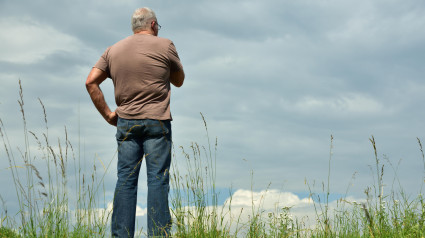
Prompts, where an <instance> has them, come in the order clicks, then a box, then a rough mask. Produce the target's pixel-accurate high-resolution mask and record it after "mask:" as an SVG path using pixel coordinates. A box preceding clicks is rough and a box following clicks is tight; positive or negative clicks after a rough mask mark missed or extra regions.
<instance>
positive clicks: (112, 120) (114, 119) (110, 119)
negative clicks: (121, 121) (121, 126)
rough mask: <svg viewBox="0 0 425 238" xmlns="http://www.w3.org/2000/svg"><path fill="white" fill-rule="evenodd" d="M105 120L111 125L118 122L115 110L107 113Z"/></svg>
mask: <svg viewBox="0 0 425 238" xmlns="http://www.w3.org/2000/svg"><path fill="white" fill-rule="evenodd" d="M106 121H107V122H108V123H109V124H111V125H113V126H117V122H118V115H117V113H116V112H111V113H109V114H108V116H107V118H106Z"/></svg>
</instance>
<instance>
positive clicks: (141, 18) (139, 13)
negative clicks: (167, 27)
mask: <svg viewBox="0 0 425 238" xmlns="http://www.w3.org/2000/svg"><path fill="white" fill-rule="evenodd" d="M151 21H156V16H155V12H153V11H152V10H151V9H150V8H147V7H143V8H139V9H136V11H134V13H133V16H132V17H131V28H132V29H133V32H134V33H136V32H139V31H141V30H146V29H148V28H149V26H150V24H151Z"/></svg>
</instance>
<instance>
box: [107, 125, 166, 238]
mask: <svg viewBox="0 0 425 238" xmlns="http://www.w3.org/2000/svg"><path fill="white" fill-rule="evenodd" d="M116 138H117V143H118V166H117V168H118V181H117V184H116V188H115V194H114V205H113V211H112V223H111V231H112V236H113V237H134V226H135V217H136V203H137V183H138V179H139V171H140V165H141V164H142V160H143V156H145V160H146V171H147V183H148V198H147V200H148V201H147V213H148V214H147V221H148V235H149V237H151V236H166V235H169V232H170V227H171V216H170V210H169V207H168V192H169V188H170V187H169V169H170V163H171V143H172V142H171V122H170V121H158V120H149V119H142V120H127V119H123V118H118V124H117V134H116Z"/></svg>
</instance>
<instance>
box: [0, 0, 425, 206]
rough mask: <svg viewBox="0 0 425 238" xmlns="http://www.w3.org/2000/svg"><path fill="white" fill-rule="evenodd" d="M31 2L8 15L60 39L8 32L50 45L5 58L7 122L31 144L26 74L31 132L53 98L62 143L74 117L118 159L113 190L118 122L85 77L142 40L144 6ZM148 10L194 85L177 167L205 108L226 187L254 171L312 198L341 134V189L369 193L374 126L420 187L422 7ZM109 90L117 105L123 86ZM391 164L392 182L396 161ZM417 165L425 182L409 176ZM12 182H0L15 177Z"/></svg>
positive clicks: (4, 9) (184, 95)
mask: <svg viewBox="0 0 425 238" xmlns="http://www.w3.org/2000/svg"><path fill="white" fill-rule="evenodd" d="M24 3H25V4H24ZM24 3H23V2H21V3H17V2H13V1H5V2H2V3H1V4H2V6H1V7H0V9H1V10H0V13H1V16H2V17H1V18H0V22H11V20H10V19H12V20H14V21H16V25H17V27H23V26H25V24H29V25H31V24H33V26H35V28H36V30H37V32H41V33H43V32H44V33H45V32H50V33H51V34H54V36H55V37H56V38H55V37H53V36H52V39H50V38H49V36H46V35H41V36H40V35H37V36H36V35H35V36H34V39H35V40H38V41H37V42H35V40H34V41H25V42H27V43H25V44H23V43H22V44H21V45H20V43H19V41H17V39H19V38H18V37H17V36H16V37H15V38H13V37H12V36H10V39H16V40H15V41H13V42H12V41H11V42H12V43H8V44H9V45H7V44H3V45H2V46H1V47H3V48H1V49H9V48H10V49H11V48H12V46H13V47H15V48H14V49H17V50H14V51H13V52H12V51H10V52H11V53H9V54H11V55H12V56H13V55H15V56H16V55H18V54H19V55H22V56H26V55H25V54H24V53H25V51H21V50H20V49H27V48H30V49H32V48H35V49H37V50H41V49H42V50H43V51H42V52H41V53H40V55H38V54H36V53H37V52H40V51H34V52H36V53H34V54H33V55H32V56H33V58H34V59H35V60H28V58H25V57H24V59H25V60H19V59H20V58H19V57H17V58H16V59H15V60H8V58H7V57H4V55H5V54H3V55H2V57H0V59H1V61H0V80H1V82H2V87H0V118H1V119H2V121H4V123H5V124H6V125H7V127H8V128H7V129H8V130H9V131H10V132H9V134H10V136H11V137H13V138H12V139H13V141H19V139H20V138H19V136H20V134H19V133H20V131H21V130H22V123H21V122H20V121H19V118H20V115H19V108H18V105H17V102H16V100H17V99H18V84H17V80H18V79H21V80H22V82H23V86H24V94H25V99H26V101H27V104H26V108H27V109H26V110H28V116H29V117H30V118H29V120H28V121H29V123H30V126H31V128H32V129H33V130H35V131H42V128H43V119H42V117H43V116H42V112H41V106H40V105H39V103H38V101H37V98H38V97H39V98H41V100H42V101H43V102H44V103H45V105H46V109H47V113H48V118H49V125H50V128H51V130H52V135H51V138H52V139H53V138H55V137H57V136H61V134H63V126H64V125H67V128H68V130H69V133H70V138H72V139H71V140H72V141H73V143H74V145H78V143H79V142H78V141H80V143H81V147H82V148H84V153H83V154H84V156H85V158H86V159H87V163H89V162H91V161H92V160H93V159H94V160H96V159H95V155H96V154H97V156H99V157H100V158H101V159H102V160H103V161H108V162H109V161H111V160H112V165H111V169H110V172H108V174H107V176H106V177H105V179H106V181H107V182H108V186H107V189H108V191H109V192H110V191H112V189H113V183H114V180H115V172H114V171H115V160H114V157H113V154H114V152H115V141H114V129H113V128H111V127H108V126H107V124H106V123H105V122H104V121H103V119H102V118H101V116H100V115H99V114H98V113H97V111H96V110H95V108H94V106H93V105H92V103H91V101H90V99H89V97H88V95H87V93H86V92H85V88H84V81H85V78H86V77H87V74H88V72H89V70H90V69H91V67H92V65H93V64H94V63H95V62H96V61H97V60H98V58H99V56H100V55H101V54H102V52H103V51H104V50H105V49H106V47H107V46H109V45H112V44H113V43H115V42H116V41H118V40H120V39H121V38H123V37H126V36H127V35H129V34H131V30H130V25H129V24H130V23H129V22H130V21H129V19H130V16H131V14H132V12H133V10H134V9H135V8H137V7H140V5H139V3H138V2H137V1H127V2H125V3H124V2H119V3H116V2H110V1H109V2H108V1H107V2H102V3H100V2H84V1H74V2H72V3H70V2H69V3H68V2H63V1H59V2H58V1H25V2H24ZM150 4H151V6H150V7H151V8H152V9H154V10H155V11H156V13H157V15H158V18H159V22H160V24H161V25H162V26H163V28H162V30H161V32H160V36H162V37H166V38H170V39H172V40H173V41H174V43H175V44H176V47H177V50H178V52H179V55H180V58H181V59H182V61H183V64H184V68H185V71H186V75H187V79H186V81H185V85H184V86H183V87H182V88H178V89H177V88H173V89H172V113H173V117H174V122H173V130H174V131H173V135H174V143H175V147H176V150H175V153H176V156H177V157H176V160H177V161H184V159H183V158H182V155H181V151H180V150H179V148H178V146H180V145H182V146H189V145H190V143H191V142H192V141H198V142H200V143H202V144H205V143H206V137H205V132H204V131H205V129H204V127H203V122H202V120H201V117H200V115H199V112H202V113H203V114H204V115H205V117H206V119H207V123H208V130H209V133H210V136H211V139H212V140H213V141H214V139H215V137H216V136H217V138H218V152H217V153H218V154H217V186H219V187H228V186H230V185H231V184H232V186H233V187H234V188H237V189H239V188H242V189H243V188H245V189H247V188H250V186H251V184H250V181H251V177H250V176H251V175H250V170H251V169H252V170H253V171H254V178H253V181H255V186H254V189H257V190H263V189H264V188H265V187H266V186H267V185H268V184H269V183H270V182H271V183H272V185H271V186H272V187H273V188H279V189H280V188H282V187H283V188H284V189H285V190H290V191H292V192H296V193H300V192H303V191H306V190H307V188H306V186H305V184H304V179H307V180H309V181H313V180H316V181H318V183H320V182H321V181H325V180H326V179H327V170H328V159H329V150H330V135H331V134H333V135H334V137H335V140H334V148H333V157H332V161H331V178H332V186H333V192H335V193H343V192H345V190H346V189H347V185H348V184H349V182H350V180H351V177H352V174H353V173H354V172H358V173H357V177H356V179H355V186H354V187H353V188H352V189H350V192H352V193H353V194H354V195H355V196H356V197H359V196H363V189H364V188H365V187H366V186H370V183H372V176H371V171H370V168H369V166H368V165H372V166H374V157H373V150H372V147H371V145H370V142H369V141H368V139H369V138H370V136H371V135H372V134H373V135H375V137H376V140H377V143H378V152H379V155H380V157H382V154H385V155H386V156H387V157H388V158H389V159H390V161H391V162H392V163H393V164H397V162H398V161H399V160H400V159H403V161H402V162H401V164H400V166H399V167H398V168H397V171H398V172H397V173H398V178H399V179H400V181H401V182H402V184H404V185H405V189H406V190H407V191H409V192H411V193H415V192H417V188H418V185H420V183H421V179H420V177H421V176H422V173H423V171H422V170H420V168H422V167H423V166H422V161H421V159H420V151H419V148H418V145H417V142H416V137H419V138H421V139H423V138H424V137H423V131H424V129H425V128H424V124H423V123H422V120H421V119H422V118H424V116H425V115H424V110H421V108H422V105H423V104H424V102H425V98H424V96H423V91H424V89H425V83H424V81H423V75H424V74H425V72H424V71H425V69H424V67H422V64H423V63H422V62H424V55H425V54H424V53H425V52H424V51H425V46H424V44H423V42H424V40H425V39H424V38H425V33H424V32H423V30H422V26H423V25H424V23H425V17H424V16H425V14H424V11H425V5H424V4H423V3H422V2H421V1H410V2H408V3H407V2H401V1H399V0H392V1H388V0H386V1H374V2H367V1H362V2H358V1H343V2H341V1H296V2H295V1H265V2H255V1H234V2H231V3H230V2H228V1H215V2H210V1H197V2H196V3H195V2H193V1H179V3H178V4H177V3H176V2H174V1H160V2H159V1H158V2H152V3H150ZM22 19H24V20H22ZM12 22H13V21H12ZM28 22H33V23H31V24H30V23H28ZM18 23H19V24H18ZM7 29H9V28H7ZM10 32H13V31H12V30H11V31H10ZM16 34H17V33H16ZM19 36H20V37H22V36H21V35H20V34H19ZM8 39H9V38H8ZM40 39H41V40H40ZM55 39H56V40H55ZM57 39H64V41H58V40H57ZM28 42H30V43H28ZM61 42H65V43H64V44H61ZM47 43H50V44H47ZM18 46H19V47H18ZM37 46H40V47H39V48H37ZM5 52H6V51H5ZM8 52H9V51H8ZM102 89H103V91H104V93H105V95H106V98H107V101H108V103H109V105H110V106H111V107H112V108H115V105H114V99H113V86H112V83H111V82H110V81H108V82H106V83H105V84H104V85H102ZM12 135H13V136H12ZM79 136H80V137H79ZM17 143H18V142H17ZM213 143H214V142H213ZM0 156H1V157H4V152H2V151H1V150H0ZM1 161H5V160H1ZM97 161H98V160H97ZM382 161H383V162H385V160H384V159H382ZM0 166H1V167H2V168H5V167H7V166H8V165H7V164H5V163H4V162H1V164H0ZM180 166H181V167H180V168H181V169H182V170H184V169H185V166H184V165H180ZM385 168H386V169H387V171H388V172H387V173H386V176H388V178H387V179H388V181H386V184H387V185H388V186H390V184H392V178H393V177H392V172H390V171H391V166H389V165H388V164H387V166H386V167H385ZM87 169H88V170H89V166H88V167H87ZM413 172H414V174H417V176H415V177H417V178H418V179H417V180H413V179H411V174H413ZM142 174H143V173H142ZM4 176H6V175H0V178H1V179H2V181H3V180H7V179H6V178H5V177H4ZM141 179H143V178H141ZM142 183H143V182H142ZM141 189H142V190H143V187H141ZM388 189H389V188H388ZM0 191H1V193H2V194H3V193H4V192H3V190H0ZM140 200H143V198H142V197H141V199H140ZM139 204H142V203H139Z"/></svg>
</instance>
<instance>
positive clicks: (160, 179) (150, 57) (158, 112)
mask: <svg viewBox="0 0 425 238" xmlns="http://www.w3.org/2000/svg"><path fill="white" fill-rule="evenodd" d="M131 23H132V29H133V33H134V34H133V35H131V36H129V37H127V38H125V39H123V40H121V41H119V42H117V43H116V44H114V45H113V46H111V47H109V48H108V49H107V50H106V51H105V53H104V54H103V55H102V56H101V57H100V59H99V61H98V62H97V63H96V64H95V66H94V67H93V68H92V70H91V72H90V74H89V76H88V77H87V81H86V87H87V91H88V92H89V94H90V97H91V99H92V101H93V103H94V105H95V106H96V108H97V110H98V111H99V112H100V114H101V115H102V116H103V118H104V119H105V120H106V121H107V122H108V123H109V124H111V125H113V126H116V127H117V133H116V139H117V142H118V165H117V169H118V180H117V184H116V188H115V195H114V205H113V211H112V222H111V231H112V236H113V237H133V236H134V226H135V216H136V202H137V183H138V177H139V171H140V165H141V163H142V159H143V157H145V161H146V170H147V183H148V198H147V200H148V201H147V210H148V216H147V218H148V234H149V236H168V235H169V232H170V226H171V216H170V211H169V207H168V192H169V168H170V163H171V123H170V122H171V120H172V118H171V113H170V83H172V84H173V85H174V86H176V87H180V86H182V84H183V81H184V77H185V75H184V71H183V67H182V65H181V63H180V59H179V56H178V54H177V51H176V48H175V46H174V44H173V42H172V41H170V40H168V39H165V38H160V37H158V30H159V29H160V28H161V26H160V25H159V24H158V20H157V18H156V16H155V13H154V12H153V11H152V10H151V9H149V8H140V9H137V10H136V11H135V12H134V14H133V17H132V21H131ZM108 77H109V78H111V79H112V81H113V84H114V90H115V102H116V104H117V109H116V110H115V111H114V112H113V111H111V110H110V109H109V107H108V105H107V104H106V102H105V99H104V96H103V93H102V91H101V90H100V87H99V85H100V84H101V83H102V82H103V81H104V80H105V79H106V78H108Z"/></svg>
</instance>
